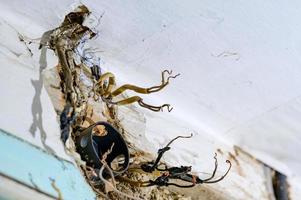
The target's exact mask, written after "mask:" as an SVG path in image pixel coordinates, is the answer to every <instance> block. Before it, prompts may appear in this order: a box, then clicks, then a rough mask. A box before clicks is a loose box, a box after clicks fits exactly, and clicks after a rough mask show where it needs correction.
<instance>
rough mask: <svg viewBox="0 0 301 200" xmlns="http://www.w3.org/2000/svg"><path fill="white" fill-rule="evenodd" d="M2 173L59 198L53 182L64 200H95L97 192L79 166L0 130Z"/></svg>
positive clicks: (0, 170) (0, 167)
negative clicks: (86, 179) (52, 180)
mask: <svg viewBox="0 0 301 200" xmlns="http://www.w3.org/2000/svg"><path fill="white" fill-rule="evenodd" d="M0 173H1V174H4V175H5V176H8V177H11V178H12V179H15V180H16V181H18V182H21V183H23V184H25V185H28V186H29V187H33V188H36V189H37V190H39V191H41V192H43V193H46V194H49V195H50V196H55V197H58V194H57V192H56V191H55V190H54V188H53V187H52V186H51V181H50V179H54V180H55V185H56V186H57V187H58V188H59V189H60V191H61V192H62V195H63V199H64V200H94V199H96V196H95V193H94V192H93V191H92V189H91V188H90V186H89V185H88V184H87V182H86V181H85V179H84V177H83V176H82V175H81V173H80V171H79V169H78V168H77V166H74V165H73V164H72V163H70V162H68V161H65V160H61V159H58V158H56V157H54V156H53V155H50V154H48V153H46V152H45V151H43V150H42V149H40V148H39V147H37V146H34V145H32V144H30V143H28V142H26V141H24V140H22V139H20V138H17V137H16V136H14V135H11V134H9V133H7V132H6V131H4V130H2V129H0Z"/></svg>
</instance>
